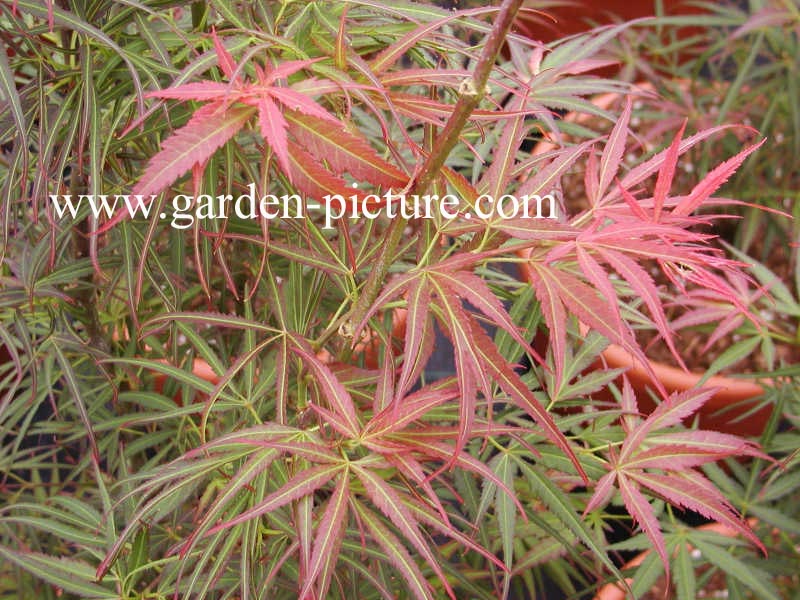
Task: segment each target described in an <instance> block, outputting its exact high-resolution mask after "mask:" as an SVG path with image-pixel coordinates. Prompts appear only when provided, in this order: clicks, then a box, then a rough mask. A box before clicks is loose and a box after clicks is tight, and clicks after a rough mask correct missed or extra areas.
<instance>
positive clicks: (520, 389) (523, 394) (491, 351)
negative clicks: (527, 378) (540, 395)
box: [472, 323, 589, 481]
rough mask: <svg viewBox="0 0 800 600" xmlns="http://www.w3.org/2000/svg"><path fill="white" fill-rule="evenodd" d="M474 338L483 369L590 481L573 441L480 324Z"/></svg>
mask: <svg viewBox="0 0 800 600" xmlns="http://www.w3.org/2000/svg"><path fill="white" fill-rule="evenodd" d="M472 338H473V340H474V341H475V346H476V352H477V353H478V355H479V356H480V359H481V365H482V367H483V369H485V370H486V371H488V372H489V374H490V375H491V376H492V378H493V379H494V380H495V381H496V382H497V384H498V385H499V386H500V389H502V390H503V391H504V392H505V393H506V394H508V396H509V398H510V399H511V401H512V402H513V403H514V404H516V405H517V406H519V407H520V408H521V409H522V410H524V411H525V412H526V413H527V414H528V415H529V416H530V417H531V418H532V419H533V420H534V421H535V422H536V424H538V425H539V427H540V428H541V429H542V431H543V433H544V437H545V438H546V439H548V440H550V441H551V442H553V443H554V444H555V445H556V446H558V447H559V448H561V450H563V451H564V454H566V455H567V457H568V458H569V459H570V461H571V462H572V464H573V465H575V469H576V470H577V471H578V473H579V474H580V476H581V478H582V479H583V480H584V481H588V480H589V479H588V477H587V475H586V472H585V471H584V470H583V467H582V466H581V464H580V462H579V461H578V457H577V456H575V452H574V450H573V449H572V447H571V446H570V445H569V441H568V440H567V438H566V437H565V436H564V434H563V433H562V432H561V430H560V429H559V428H558V426H557V425H556V423H555V421H553V417H551V416H550V413H548V412H547V411H546V410H545V408H544V407H543V406H542V405H541V404H540V403H539V401H538V400H537V399H536V396H534V395H533V392H531V391H530V390H529V389H528V386H527V385H525V384H524V383H523V382H522V380H521V379H520V378H519V375H517V374H516V373H515V372H514V370H513V369H512V367H511V365H509V364H508V362H507V361H506V360H505V359H504V358H503V357H502V356H501V355H500V352H499V351H498V350H497V347H496V346H495V345H494V342H493V341H492V340H491V339H489V336H488V335H486V333H485V332H484V331H483V329H482V328H481V327H480V325H478V324H477V323H473V324H472Z"/></svg>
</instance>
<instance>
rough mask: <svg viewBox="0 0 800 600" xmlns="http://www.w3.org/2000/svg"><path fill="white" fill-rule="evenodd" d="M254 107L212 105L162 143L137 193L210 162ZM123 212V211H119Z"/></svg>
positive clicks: (164, 184)
mask: <svg viewBox="0 0 800 600" xmlns="http://www.w3.org/2000/svg"><path fill="white" fill-rule="evenodd" d="M253 112H254V110H253V109H252V108H250V107H246V106H239V107H232V108H228V109H224V110H222V109H220V107H219V106H216V105H213V104H209V105H207V106H204V107H203V108H201V109H199V110H197V111H196V112H195V114H194V115H193V116H192V118H191V119H189V122H188V123H186V125H184V126H183V127H181V128H180V129H179V130H178V131H176V132H175V133H174V134H172V135H171V136H170V137H169V138H167V139H166V140H165V141H164V143H163V144H161V151H160V152H159V153H158V154H156V155H155V156H153V158H151V159H150V162H149V164H148V165H147V169H146V170H145V172H144V173H143V174H142V177H141V178H140V179H139V183H138V184H136V186H135V187H134V189H133V193H134V194H141V195H143V196H147V195H150V194H158V193H159V192H161V191H162V190H164V188H166V187H167V186H169V185H170V184H172V183H173V182H174V181H175V180H176V179H178V177H180V176H181V175H183V174H184V173H187V172H188V171H190V170H191V168H192V167H193V166H194V165H196V164H197V163H203V162H205V161H207V160H208V159H209V158H211V156H212V155H213V154H214V152H216V151H217V150H218V149H219V148H221V147H222V146H223V145H224V144H225V142H227V141H228V140H229V139H231V138H232V137H233V136H234V135H236V133H237V132H238V131H239V130H240V129H242V127H244V125H245V123H247V121H248V119H250V117H251V116H252V115H253ZM120 214H122V213H120Z"/></svg>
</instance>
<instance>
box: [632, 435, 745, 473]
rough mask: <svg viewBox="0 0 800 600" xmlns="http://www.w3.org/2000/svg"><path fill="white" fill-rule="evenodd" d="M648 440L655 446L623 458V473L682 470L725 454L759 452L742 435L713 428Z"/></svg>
mask: <svg viewBox="0 0 800 600" xmlns="http://www.w3.org/2000/svg"><path fill="white" fill-rule="evenodd" d="M648 443H649V444H650V443H652V444H655V445H654V446H653V447H650V448H647V449H646V450H642V451H641V452H637V453H636V454H634V455H633V456H631V457H630V458H628V459H627V460H626V461H625V463H624V465H623V466H624V468H625V470H626V472H632V470H634V469H637V470H641V469H661V470H663V471H681V470H685V469H689V468H692V467H697V466H700V465H703V464H706V463H709V462H714V461H717V460H720V459H722V458H725V457H727V456H745V455H750V456H753V455H755V456H759V455H761V453H760V452H758V451H757V450H756V449H755V448H754V447H753V446H752V445H750V444H748V443H747V442H746V441H745V440H743V439H742V438H739V437H736V436H733V435H727V434H724V433H716V432H714V431H681V432H679V433H672V434H663V435H658V436H651V437H649V438H648Z"/></svg>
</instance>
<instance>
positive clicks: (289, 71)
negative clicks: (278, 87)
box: [261, 58, 322, 85]
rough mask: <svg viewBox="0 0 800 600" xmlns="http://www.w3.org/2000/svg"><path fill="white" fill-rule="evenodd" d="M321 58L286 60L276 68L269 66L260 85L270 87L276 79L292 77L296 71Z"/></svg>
mask: <svg viewBox="0 0 800 600" xmlns="http://www.w3.org/2000/svg"><path fill="white" fill-rule="evenodd" d="M321 60H322V58H311V59H307V60H287V61H284V62H282V63H280V64H279V65H278V66H277V67H273V66H269V67H267V68H266V72H265V77H264V80H263V81H262V82H261V83H262V85H263V84H265V85H272V84H273V83H275V82H276V81H277V80H278V79H285V78H286V77H289V76H290V75H294V74H295V73H297V72H298V71H300V70H302V69H305V68H306V67H310V66H311V65H313V64H314V63H316V62H319V61H321Z"/></svg>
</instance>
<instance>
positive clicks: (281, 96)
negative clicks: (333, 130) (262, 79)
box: [269, 87, 340, 124]
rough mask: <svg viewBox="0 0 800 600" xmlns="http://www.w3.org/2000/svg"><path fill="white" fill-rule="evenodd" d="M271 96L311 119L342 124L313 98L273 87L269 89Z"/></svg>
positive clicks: (290, 90) (288, 89)
mask: <svg viewBox="0 0 800 600" xmlns="http://www.w3.org/2000/svg"><path fill="white" fill-rule="evenodd" d="M269 95H270V96H272V97H273V98H275V99H276V100H278V101H279V102H280V103H281V104H283V105H284V106H285V107H286V108H288V109H291V110H295V111H297V112H300V113H303V114H306V115H309V116H311V117H317V118H318V119H321V120H323V121H328V122H330V123H336V124H340V123H339V121H338V120H337V119H336V117H334V116H333V115H332V114H330V113H329V112H328V111H327V110H325V109H324V108H322V107H321V106H320V105H319V104H317V103H316V102H314V101H313V100H312V99H311V98H309V97H308V96H306V95H305V94H301V93H300V92H298V91H295V90H293V89H291V88H281V87H272V88H269Z"/></svg>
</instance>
